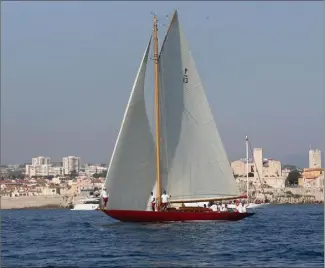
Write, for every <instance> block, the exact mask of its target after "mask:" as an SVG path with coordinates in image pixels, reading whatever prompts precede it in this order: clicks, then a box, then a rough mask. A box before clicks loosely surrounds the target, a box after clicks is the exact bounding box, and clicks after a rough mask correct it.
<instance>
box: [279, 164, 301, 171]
mask: <svg viewBox="0 0 325 268" xmlns="http://www.w3.org/2000/svg"><path fill="white" fill-rule="evenodd" d="M286 168H287V169H290V170H296V169H301V168H300V167H297V166H295V165H289V164H286V165H282V169H286Z"/></svg>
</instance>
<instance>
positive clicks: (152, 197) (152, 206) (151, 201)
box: [150, 192, 156, 211]
mask: <svg viewBox="0 0 325 268" xmlns="http://www.w3.org/2000/svg"><path fill="white" fill-rule="evenodd" d="M150 203H151V210H152V211H155V210H156V197H154V195H153V192H151V193H150Z"/></svg>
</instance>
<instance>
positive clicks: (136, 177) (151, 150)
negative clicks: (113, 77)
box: [105, 42, 156, 210]
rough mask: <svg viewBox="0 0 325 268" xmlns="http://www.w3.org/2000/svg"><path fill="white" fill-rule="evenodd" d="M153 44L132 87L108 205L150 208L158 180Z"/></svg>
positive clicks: (112, 167) (108, 184) (109, 183)
mask: <svg viewBox="0 0 325 268" xmlns="http://www.w3.org/2000/svg"><path fill="white" fill-rule="evenodd" d="M149 48H150V42H149V44H148V47H147V49H146V51H145V54H144V56H143V58H142V61H141V64H140V67H139V70H138V73H137V76H136V79H135V82H134V85H133V88H132V91H131V95H130V98H129V102H128V104H127V107H126V111H125V114H124V118H123V121H122V125H121V128H120V131H119V134H118V137H117V141H116V144H115V147H114V151H113V154H112V158H111V161H110V165H109V169H108V172H107V176H106V180H105V186H106V188H107V192H108V193H109V199H108V203H107V209H120V210H146V208H147V201H148V195H149V193H150V192H151V191H152V188H153V186H154V184H155V180H156V163H155V145H154V139H153V136H152V133H151V130H150V125H149V120H148V116H147V113H146V107H145V98H144V81H145V73H146V66H147V61H148V54H149Z"/></svg>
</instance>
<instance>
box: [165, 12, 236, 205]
mask: <svg viewBox="0 0 325 268" xmlns="http://www.w3.org/2000/svg"><path fill="white" fill-rule="evenodd" d="M159 68H160V118H161V120H160V124H161V162H162V164H161V165H162V168H161V176H162V189H166V190H167V192H168V193H170V194H171V195H172V200H174V201H175V200H195V199H208V198H218V197H227V196H239V191H238V188H237V185H236V182H235V179H234V177H233V173H232V170H231V166H230V163H229V160H228V157H227V154H226V152H225V149H224V147H223V144H222V141H221V138H220V135H219V132H218V130H217V127H216V123H215V121H214V119H213V115H212V113H211V110H210V107H209V104H208V101H207V97H206V95H205V91H204V88H203V86H202V83H201V79H200V77H199V74H198V72H197V70H196V67H195V63H194V60H193V58H192V56H191V52H190V51H189V48H188V45H187V43H186V41H185V39H184V35H183V32H182V31H181V28H180V25H179V21H178V16H177V13H176V12H175V14H174V17H173V19H172V22H171V25H170V27H169V30H168V33H167V36H166V38H165V41H164V44H163V47H162V49H161V54H160V58H159Z"/></svg>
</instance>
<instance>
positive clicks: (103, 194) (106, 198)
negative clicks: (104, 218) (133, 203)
mask: <svg viewBox="0 0 325 268" xmlns="http://www.w3.org/2000/svg"><path fill="white" fill-rule="evenodd" d="M100 195H101V197H102V198H103V202H102V205H103V208H106V205H107V200H108V193H107V192H106V187H104V188H103V190H102V192H101V194H100Z"/></svg>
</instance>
